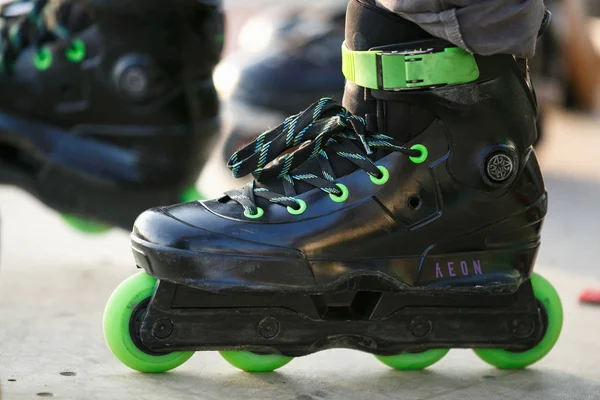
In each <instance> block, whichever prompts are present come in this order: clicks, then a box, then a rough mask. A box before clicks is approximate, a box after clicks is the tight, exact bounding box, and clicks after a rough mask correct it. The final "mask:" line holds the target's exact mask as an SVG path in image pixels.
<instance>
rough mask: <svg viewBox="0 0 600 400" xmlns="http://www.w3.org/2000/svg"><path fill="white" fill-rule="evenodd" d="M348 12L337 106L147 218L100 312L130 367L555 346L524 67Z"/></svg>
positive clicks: (272, 365)
mask: <svg viewBox="0 0 600 400" xmlns="http://www.w3.org/2000/svg"><path fill="white" fill-rule="evenodd" d="M346 21H347V22H346V24H347V25H346V41H345V44H344V46H343V49H342V51H343V71H344V74H345V76H346V78H347V84H346V91H345V95H344V107H342V106H340V105H338V104H336V103H334V102H332V101H331V100H329V99H322V100H321V101H319V102H317V103H315V104H314V105H313V106H311V107H310V108H308V109H307V110H305V111H303V112H301V113H300V114H298V115H295V116H292V117H290V118H288V119H286V120H285V121H284V122H283V124H281V125H280V126H279V127H277V128H276V129H274V130H272V131H269V132H266V133H264V134H262V135H260V136H259V137H258V139H256V141H254V142H253V143H251V144H249V145H248V146H246V147H245V148H243V149H242V150H240V151H239V152H237V153H235V154H234V155H233V156H232V158H231V161H230V165H229V166H230V168H231V169H232V171H233V173H234V175H236V176H243V175H246V174H249V173H252V174H253V175H254V178H255V181H254V182H253V183H251V184H250V185H248V186H246V187H245V188H243V189H240V190H232V191H229V192H227V193H226V194H225V195H224V196H223V197H221V198H219V199H216V200H211V201H203V202H198V201H196V202H189V203H185V204H180V205H176V206H171V207H163V208H156V209H152V210H149V211H147V212H145V213H143V214H142V215H141V216H140V217H139V218H138V219H137V221H136V223H135V227H134V229H133V233H132V235H131V238H132V245H133V252H134V256H135V260H136V263H137V265H138V267H140V268H142V269H143V270H144V271H143V272H140V273H139V274H137V275H135V276H132V277H131V278H130V279H128V280H126V281H125V282H124V283H123V284H122V285H121V286H119V288H117V289H116V291H115V292H114V294H113V295H112V297H111V299H110V300H109V302H108V305H107V308H106V311H105V315H104V330H105V335H106V339H107V342H108V345H109V346H110V348H111V350H112V351H113V352H114V354H115V355H116V356H117V357H118V358H119V359H120V360H121V361H122V362H123V363H124V364H126V365H127V366H129V367H131V368H134V369H137V370H139V371H146V372H158V371H165V370H168V369H171V368H174V367H176V366H178V365H180V364H181V363H183V362H185V361H186V360H187V359H188V358H189V357H190V356H191V355H192V352H193V351H195V350H215V349H216V350H221V351H222V354H223V356H224V357H225V358H226V359H227V361H229V362H230V363H231V364H233V365H235V366H236V367H239V368H241V369H244V370H247V371H271V370H273V369H276V368H278V367H281V366H283V365H284V364H286V363H287V362H289V361H290V360H291V358H292V357H296V356H303V355H307V354H310V353H313V352H316V351H319V350H323V349H328V348H333V347H347V348H353V349H358V350H362V351H366V352H370V353H373V354H375V355H377V357H378V358H379V359H380V360H381V361H383V362H384V363H386V364H388V365H390V366H392V367H394V368H397V369H418V368H425V367H427V366H429V365H432V364H433V363H435V362H436V361H438V360H439V359H441V358H442V357H443V356H444V355H445V354H446V353H447V352H448V350H449V349H450V348H473V349H475V351H476V352H477V354H478V355H479V356H480V357H481V358H482V359H483V360H485V361H487V362H488V363H490V364H493V365H495V366H497V367H500V368H522V367H525V366H527V365H530V364H532V363H534V362H536V361H538V360H539V359H541V358H542V357H544V355H546V354H547V353H548V352H549V351H550V350H551V348H552V347H553V345H554V343H555V342H556V340H557V339H558V336H559V333H560V330H561V326H562V308H561V303H560V300H559V298H558V295H557V293H556V291H555V290H554V289H553V287H552V286H551V285H550V284H549V283H548V282H547V281H546V280H544V279H543V278H542V277H541V276H539V275H537V274H533V273H532V269H533V265H534V262H535V258H536V254H537V252H538V248H539V244H540V231H541V227H542V222H543V220H544V217H545V215H546V210H547V194H546V190H545V187H544V182H543V179H542V174H541V171H540V168H539V165H538V162H537V160H536V156H535V153H534V151H533V150H532V144H533V143H534V141H535V139H536V130H535V120H536V102H535V98H534V95H533V92H532V89H531V86H530V82H529V79H528V75H527V68H526V61H525V60H517V59H515V58H514V57H512V56H509V55H497V56H491V57H480V56H473V55H470V54H468V53H466V52H465V51H463V50H461V49H459V48H456V47H453V46H452V45H450V44H448V43H446V42H443V41H440V40H436V39H433V38H432V37H430V36H429V35H428V34H427V33H425V32H424V31H422V30H421V29H420V28H419V27H417V26H416V25H414V24H412V23H409V22H407V21H405V20H403V19H401V18H400V17H398V16H396V15H393V14H390V13H387V12H385V11H383V10H381V9H378V8H376V6H375V5H374V2H373V1H367V0H352V1H350V4H349V6H348V13H347V20H346Z"/></svg>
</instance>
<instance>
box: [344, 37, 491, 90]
mask: <svg viewBox="0 0 600 400" xmlns="http://www.w3.org/2000/svg"><path fill="white" fill-rule="evenodd" d="M342 72H343V74H344V76H345V77H346V79H347V80H349V81H351V82H354V83H355V84H357V85H358V86H362V87H366V88H369V89H376V90H394V89H396V90H399V89H411V88H422V87H431V86H440V85H457V84H461V83H467V82H473V81H475V80H477V79H478V78H479V68H478V67H477V62H476V61H475V57H474V56H473V55H472V54H470V53H468V52H466V51H465V50H462V49H460V48H458V47H446V48H443V49H439V50H437V49H420V50H411V51H401V52H399V51H383V50H370V51H354V50H350V49H349V48H348V47H347V46H346V43H345V42H344V43H343V44H342Z"/></svg>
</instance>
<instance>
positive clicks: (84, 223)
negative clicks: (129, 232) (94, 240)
mask: <svg viewBox="0 0 600 400" xmlns="http://www.w3.org/2000/svg"><path fill="white" fill-rule="evenodd" d="M61 217H62V219H63V221H65V222H66V223H67V225H69V226H70V227H71V228H73V229H76V230H78V231H79V232H83V233H88V234H97V233H104V232H106V231H108V230H109V229H110V226H108V225H104V224H101V223H100V222H94V221H88V220H85V219H81V218H78V217H75V216H73V215H69V214H61Z"/></svg>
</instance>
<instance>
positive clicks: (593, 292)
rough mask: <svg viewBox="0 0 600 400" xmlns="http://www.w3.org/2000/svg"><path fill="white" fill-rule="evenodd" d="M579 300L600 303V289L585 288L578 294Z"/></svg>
mask: <svg viewBox="0 0 600 400" xmlns="http://www.w3.org/2000/svg"><path fill="white" fill-rule="evenodd" d="M579 301H580V302H582V303H589V304H598V305H600V289H585V290H583V291H582V292H581V294H580V295H579Z"/></svg>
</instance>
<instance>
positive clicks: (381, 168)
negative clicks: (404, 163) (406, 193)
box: [369, 165, 390, 185]
mask: <svg viewBox="0 0 600 400" xmlns="http://www.w3.org/2000/svg"><path fill="white" fill-rule="evenodd" d="M377 169H378V170H379V172H381V178H377V177H374V176H373V175H369V178H371V182H373V183H374V184H376V185H383V184H384V183H386V182H387V181H388V180H389V179H390V172H389V171H388V170H387V168H386V167H384V166H381V165H378V166H377Z"/></svg>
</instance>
